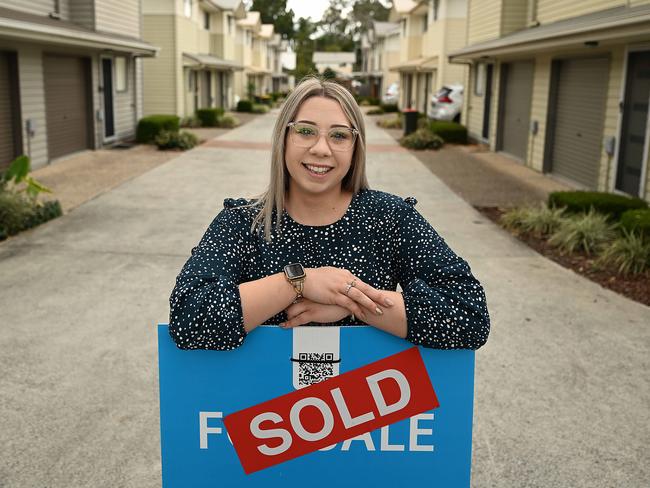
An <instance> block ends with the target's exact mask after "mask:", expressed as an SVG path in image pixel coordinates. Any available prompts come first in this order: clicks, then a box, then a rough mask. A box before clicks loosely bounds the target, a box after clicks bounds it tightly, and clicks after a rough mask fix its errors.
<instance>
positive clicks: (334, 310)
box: [281, 298, 350, 328]
mask: <svg viewBox="0 0 650 488" xmlns="http://www.w3.org/2000/svg"><path fill="white" fill-rule="evenodd" d="M286 312H287V321H286V322H284V323H283V324H281V326H282V327H285V328H291V327H296V326H298V325H305V324H308V323H309V322H317V323H320V324H326V323H329V322H338V321H339V320H341V319H344V318H345V317H347V316H349V315H350V311H349V310H348V309H346V308H343V307H339V306H338V305H323V304H322V303H316V302H313V301H311V300H309V299H308V298H303V299H302V300H300V301H299V302H297V303H294V304H293V305H290V306H289V307H288V308H287V310H286Z"/></svg>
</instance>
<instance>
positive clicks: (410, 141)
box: [399, 129, 445, 150]
mask: <svg viewBox="0 0 650 488" xmlns="http://www.w3.org/2000/svg"><path fill="white" fill-rule="evenodd" d="M399 143H400V144H401V145H402V146H404V147H407V148H409V149H417V150H421V149H440V148H441V147H442V145H443V144H444V143H445V141H443V140H442V139H441V138H440V136H438V135H436V134H434V133H433V132H431V131H430V130H428V129H418V130H416V131H415V132H414V133H413V134H409V135H408V136H404V137H402V138H401V139H400V141H399Z"/></svg>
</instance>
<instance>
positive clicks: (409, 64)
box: [389, 0, 467, 113]
mask: <svg viewBox="0 0 650 488" xmlns="http://www.w3.org/2000/svg"><path fill="white" fill-rule="evenodd" d="M389 20H390V21H391V22H397V23H399V25H400V53H399V60H398V62H397V63H395V64H392V65H391V66H389V70H390V71H393V72H396V73H398V75H399V78H400V104H399V106H400V108H406V107H410V108H415V109H417V110H418V111H420V112H423V113H426V112H427V108H428V104H429V101H430V99H431V95H432V94H433V93H435V92H436V91H438V90H439V89H440V88H442V87H443V86H445V85H450V84H463V82H464V81H465V77H466V71H467V68H466V66H464V65H462V64H452V63H450V62H449V59H448V53H450V52H453V51H455V50H458V49H460V48H462V47H463V46H465V38H466V27H467V26H466V20H467V0H420V1H413V0H394V1H393V6H392V8H391V11H390V15H389Z"/></svg>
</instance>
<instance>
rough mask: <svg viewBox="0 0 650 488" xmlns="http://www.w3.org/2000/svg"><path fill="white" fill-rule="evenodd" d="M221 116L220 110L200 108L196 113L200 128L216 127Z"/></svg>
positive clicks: (222, 111)
mask: <svg viewBox="0 0 650 488" xmlns="http://www.w3.org/2000/svg"><path fill="white" fill-rule="evenodd" d="M223 114H224V110H223V109H222V108H200V109H198V110H197V111H196V116H197V118H198V119H199V120H200V121H201V126H202V127H216V126H217V124H218V123H219V119H220V118H221V117H223Z"/></svg>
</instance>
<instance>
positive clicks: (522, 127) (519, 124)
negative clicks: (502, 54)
mask: <svg viewBox="0 0 650 488" xmlns="http://www.w3.org/2000/svg"><path fill="white" fill-rule="evenodd" d="M534 70H535V65H534V63H533V62H532V61H522V62H517V63H508V64H506V65H504V66H503V71H502V76H503V79H502V83H504V86H503V91H502V103H503V105H502V110H503V112H502V119H501V120H502V124H501V150H502V151H504V152H506V153H508V154H511V155H512V156H515V157H516V158H519V159H521V160H522V161H525V160H526V153H527V152H526V150H527V148H528V133H529V127H530V105H531V98H532V94H533V73H534Z"/></svg>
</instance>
